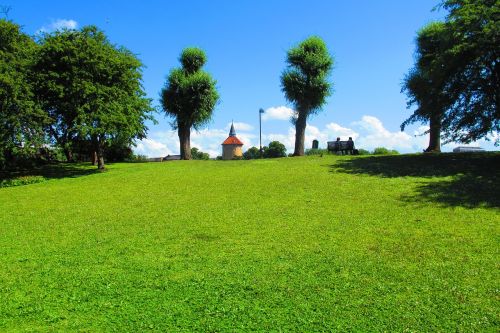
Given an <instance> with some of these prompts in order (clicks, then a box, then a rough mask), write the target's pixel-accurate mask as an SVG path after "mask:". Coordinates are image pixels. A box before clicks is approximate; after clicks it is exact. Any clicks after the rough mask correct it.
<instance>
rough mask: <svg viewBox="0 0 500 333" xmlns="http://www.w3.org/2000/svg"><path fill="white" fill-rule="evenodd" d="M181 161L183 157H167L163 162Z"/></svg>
mask: <svg viewBox="0 0 500 333" xmlns="http://www.w3.org/2000/svg"><path fill="white" fill-rule="evenodd" d="M180 159H181V155H167V156H165V157H164V158H163V159H162V161H178V160H180Z"/></svg>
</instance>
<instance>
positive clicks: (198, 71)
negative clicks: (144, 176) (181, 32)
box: [161, 47, 219, 160]
mask: <svg viewBox="0 0 500 333" xmlns="http://www.w3.org/2000/svg"><path fill="white" fill-rule="evenodd" d="M179 60H180V62H181V64H182V68H175V69H173V70H172V71H171V72H170V74H169V76H168V78H167V82H166V83H165V87H164V88H163V89H162V91H161V104H162V106H163V110H164V111H165V113H166V114H167V115H168V116H170V117H173V118H175V122H174V123H173V127H174V128H175V129H177V133H178V135H179V142H180V153H181V158H182V159H184V160H190V159H191V128H194V129H198V128H199V127H200V126H203V125H205V124H206V123H207V122H208V121H210V119H211V117H212V113H213V111H214V108H215V105H216V104H217V101H218V100H219V94H218V93H217V90H216V88H215V85H216V81H215V80H213V79H212V77H211V76H210V74H208V73H207V72H205V71H203V70H202V67H203V65H204V64H205V63H206V60H207V58H206V55H205V52H204V51H203V50H201V49H199V48H194V47H192V48H186V49H184V51H182V54H181V56H180V59H179Z"/></svg>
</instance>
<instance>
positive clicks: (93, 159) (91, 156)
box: [90, 150, 97, 165]
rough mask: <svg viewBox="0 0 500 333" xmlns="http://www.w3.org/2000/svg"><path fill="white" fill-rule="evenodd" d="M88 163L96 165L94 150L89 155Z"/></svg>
mask: <svg viewBox="0 0 500 333" xmlns="http://www.w3.org/2000/svg"><path fill="white" fill-rule="evenodd" d="M90 161H91V162H92V165H96V164H97V152H96V151H95V150H94V151H92V153H91V154H90Z"/></svg>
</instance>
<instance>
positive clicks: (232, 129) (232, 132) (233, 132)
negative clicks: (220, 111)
mask: <svg viewBox="0 0 500 333" xmlns="http://www.w3.org/2000/svg"><path fill="white" fill-rule="evenodd" d="M229 136H236V131H235V130H234V124H233V123H231V129H230V130H229Z"/></svg>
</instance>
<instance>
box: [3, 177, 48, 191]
mask: <svg viewBox="0 0 500 333" xmlns="http://www.w3.org/2000/svg"><path fill="white" fill-rule="evenodd" d="M44 181H46V179H45V178H44V177H43V176H21V177H17V178H12V179H4V180H0V188H2V187H12V186H22V185H29V184H36V183H41V182H44Z"/></svg>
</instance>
